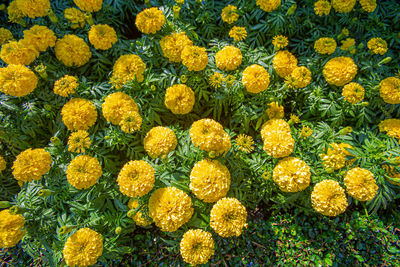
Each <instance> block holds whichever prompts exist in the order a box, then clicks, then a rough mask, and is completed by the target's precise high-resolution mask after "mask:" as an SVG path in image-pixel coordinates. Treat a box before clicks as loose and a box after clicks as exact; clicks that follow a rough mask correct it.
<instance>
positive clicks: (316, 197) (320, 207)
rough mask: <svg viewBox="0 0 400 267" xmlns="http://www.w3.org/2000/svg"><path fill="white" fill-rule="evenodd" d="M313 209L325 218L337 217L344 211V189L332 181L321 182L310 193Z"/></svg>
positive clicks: (345, 206) (345, 202)
mask: <svg viewBox="0 0 400 267" xmlns="http://www.w3.org/2000/svg"><path fill="white" fill-rule="evenodd" d="M311 203H312V206H313V208H314V209H315V210H316V211H317V212H319V213H321V214H323V215H325V216H337V215H339V214H342V213H343V212H345V211H346V208H347V206H348V205H349V203H348V202H347V197H346V194H345V193H344V189H343V188H342V187H341V186H340V185H339V183H338V182H336V181H334V180H329V179H327V180H323V181H321V182H319V183H318V184H316V185H315V187H314V190H313V191H312V193H311Z"/></svg>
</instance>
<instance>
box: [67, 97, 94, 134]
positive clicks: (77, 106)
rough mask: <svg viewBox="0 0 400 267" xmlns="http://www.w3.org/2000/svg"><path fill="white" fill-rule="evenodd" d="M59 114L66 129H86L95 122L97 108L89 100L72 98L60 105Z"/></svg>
mask: <svg viewBox="0 0 400 267" xmlns="http://www.w3.org/2000/svg"><path fill="white" fill-rule="evenodd" d="M61 116H62V121H63V123H64V124H65V126H67V128H68V130H70V131H77V130H87V129H89V127H91V126H92V125H94V123H95V122H96V120H97V110H96V107H95V106H94V105H93V103H92V102H91V101H89V100H86V99H83V98H73V99H71V100H70V101H68V102H67V103H66V104H65V105H64V106H63V107H62V109H61Z"/></svg>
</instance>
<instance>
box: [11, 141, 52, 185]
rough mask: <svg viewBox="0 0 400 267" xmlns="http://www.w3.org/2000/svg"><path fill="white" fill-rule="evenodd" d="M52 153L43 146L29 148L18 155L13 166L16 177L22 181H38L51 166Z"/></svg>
mask: <svg viewBox="0 0 400 267" xmlns="http://www.w3.org/2000/svg"><path fill="white" fill-rule="evenodd" d="M52 162H53V160H52V159H51V155H50V153H49V152H47V151H45V150H44V149H43V148H36V149H32V148H28V149H27V150H24V151H22V152H21V153H19V155H18V156H17V157H16V159H15V161H14V164H13V166H12V170H13V175H14V178H15V179H16V180H17V181H20V182H24V183H26V182H30V181H32V180H35V181H38V180H40V179H41V178H42V176H43V175H45V174H46V173H47V172H48V171H49V170H50V168H51V163H52Z"/></svg>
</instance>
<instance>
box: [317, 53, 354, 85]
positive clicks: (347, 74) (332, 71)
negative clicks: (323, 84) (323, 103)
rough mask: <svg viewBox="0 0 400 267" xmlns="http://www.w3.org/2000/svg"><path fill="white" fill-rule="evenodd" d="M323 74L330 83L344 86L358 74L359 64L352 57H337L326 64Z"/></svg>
mask: <svg viewBox="0 0 400 267" xmlns="http://www.w3.org/2000/svg"><path fill="white" fill-rule="evenodd" d="M323 74H324V77H325V79H326V81H327V82H328V83H329V84H332V85H336V86H343V85H345V84H347V83H349V82H351V81H352V80H353V79H354V77H356V75H357V65H356V64H355V63H354V60H353V59H352V58H350V57H335V58H332V59H330V60H329V61H328V62H327V63H326V64H325V66H324V69H323Z"/></svg>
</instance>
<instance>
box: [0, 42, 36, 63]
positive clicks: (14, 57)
mask: <svg viewBox="0 0 400 267" xmlns="http://www.w3.org/2000/svg"><path fill="white" fill-rule="evenodd" d="M38 56H39V52H38V51H37V50H36V49H35V47H34V46H32V45H31V44H29V43H28V42H26V41H25V40H24V39H22V40H19V41H18V42H17V41H11V42H8V43H6V44H3V45H2V46H1V52H0V58H1V59H2V60H3V61H4V62H5V63H7V64H9V65H10V64H16V65H29V64H31V63H32V62H33V61H34V60H35V58H36V57H38Z"/></svg>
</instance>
